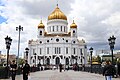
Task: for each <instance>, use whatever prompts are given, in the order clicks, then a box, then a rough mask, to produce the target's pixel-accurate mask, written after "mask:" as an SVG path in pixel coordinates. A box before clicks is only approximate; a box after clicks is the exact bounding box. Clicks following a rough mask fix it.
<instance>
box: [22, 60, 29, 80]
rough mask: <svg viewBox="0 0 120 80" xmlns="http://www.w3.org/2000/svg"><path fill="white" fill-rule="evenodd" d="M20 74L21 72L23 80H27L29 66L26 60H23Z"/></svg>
mask: <svg viewBox="0 0 120 80" xmlns="http://www.w3.org/2000/svg"><path fill="white" fill-rule="evenodd" d="M22 72H23V80H28V75H30V65H29V64H28V61H27V60H25V64H24V65H23V68H22Z"/></svg>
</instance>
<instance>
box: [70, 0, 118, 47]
mask: <svg viewBox="0 0 120 80" xmlns="http://www.w3.org/2000/svg"><path fill="white" fill-rule="evenodd" d="M118 3H120V1H119V0H115V1H114V0H109V1H108V0H90V1H88V0H81V1H79V0H76V2H75V4H74V5H72V9H73V10H72V11H71V14H70V17H71V16H72V17H75V19H76V20H75V21H76V23H77V25H78V35H79V36H82V37H85V40H86V42H87V43H88V46H95V48H96V49H100V48H101V49H109V47H106V46H107V45H108V44H105V43H108V41H107V39H108V38H109V37H110V36H111V35H115V36H116V38H117V39H119V38H120V36H118V34H119V32H120V29H119V23H120V22H119V21H120V19H119V16H120V14H119V12H120V6H119V5H118ZM91 42H93V43H91ZM118 44H119V41H117V40H116V44H115V45H118ZM108 46H109V45H108ZM116 49H120V47H119V46H117V48H116Z"/></svg>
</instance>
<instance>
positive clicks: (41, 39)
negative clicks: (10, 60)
mask: <svg viewBox="0 0 120 80" xmlns="http://www.w3.org/2000/svg"><path fill="white" fill-rule="evenodd" d="M37 28H38V31H37V40H33V39H31V40H29V42H28V48H29V53H28V55H27V59H28V63H29V64H30V65H37V64H41V65H43V66H44V65H59V64H60V63H61V64H63V65H73V64H75V63H77V64H79V65H81V64H86V63H87V46H86V43H85V40H83V39H82V40H80V39H78V36H77V28H78V26H77V25H76V23H75V21H74V20H72V22H71V25H70V26H68V22H67V16H66V15H65V14H64V13H63V12H62V11H61V10H60V8H59V7H58V5H57V6H56V8H55V9H54V11H53V12H52V13H51V14H50V15H49V16H48V20H47V26H45V25H44V23H43V22H42V20H41V21H40V23H39V24H38V26H37Z"/></svg>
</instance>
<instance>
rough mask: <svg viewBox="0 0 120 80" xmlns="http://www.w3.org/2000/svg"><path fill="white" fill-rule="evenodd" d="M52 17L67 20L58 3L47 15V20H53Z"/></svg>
mask: <svg viewBox="0 0 120 80" xmlns="http://www.w3.org/2000/svg"><path fill="white" fill-rule="evenodd" d="M53 19H63V20H67V17H66V16H65V14H64V13H63V12H62V11H61V10H60V9H59V7H58V5H57V7H56V8H55V10H54V11H53V12H52V13H51V14H50V15H49V16H48V20H53Z"/></svg>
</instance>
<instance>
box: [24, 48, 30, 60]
mask: <svg viewBox="0 0 120 80" xmlns="http://www.w3.org/2000/svg"><path fill="white" fill-rule="evenodd" d="M28 52H29V48H27V47H26V48H25V53H26V54H25V58H26V60H28Z"/></svg>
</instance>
